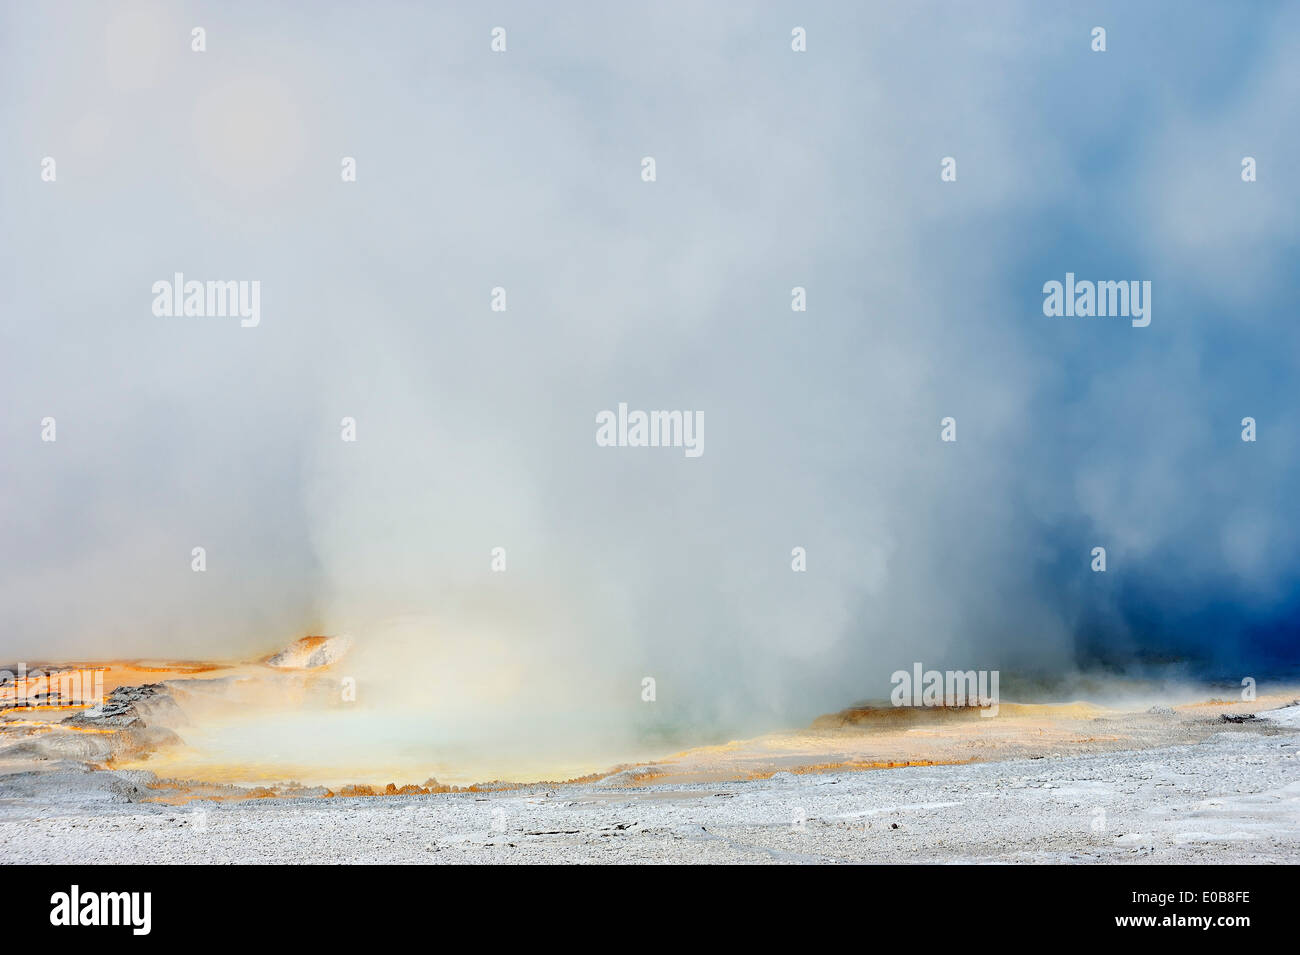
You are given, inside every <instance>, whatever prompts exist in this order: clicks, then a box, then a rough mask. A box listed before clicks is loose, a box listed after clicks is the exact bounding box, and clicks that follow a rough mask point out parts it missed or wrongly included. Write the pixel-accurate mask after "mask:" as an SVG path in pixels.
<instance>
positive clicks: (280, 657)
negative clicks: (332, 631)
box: [266, 636, 352, 670]
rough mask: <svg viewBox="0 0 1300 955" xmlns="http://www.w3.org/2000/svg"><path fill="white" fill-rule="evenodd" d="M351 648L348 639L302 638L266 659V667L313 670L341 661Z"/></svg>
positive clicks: (341, 637)
mask: <svg viewBox="0 0 1300 955" xmlns="http://www.w3.org/2000/svg"><path fill="white" fill-rule="evenodd" d="M351 646H352V640H351V638H350V637H346V636H338V637H303V638H302V639H301V640H295V641H294V642H293V643H291V644H289V645H288V646H287V647H285V648H284V649H283V650H281V651H280V652H279V653H277V654H275V655H274V656H271V657H268V658H267V660H266V665H267V666H272V667H277V668H279V669H282V670H315V669H318V668H320V667H327V666H329V665H330V664H331V663H337V662H338V661H339V660H341V659H343V657H344V655H345V654H347V652H348V650H349V649H350V648H351Z"/></svg>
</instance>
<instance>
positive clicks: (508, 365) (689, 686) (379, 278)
mask: <svg viewBox="0 0 1300 955" xmlns="http://www.w3.org/2000/svg"><path fill="white" fill-rule="evenodd" d="M378 9H383V7H382V5H381V7H380V8H378ZM376 13H377V8H376V7H374V6H369V7H366V8H364V9H363V10H359V11H353V10H349V9H348V8H345V7H343V6H337V7H331V6H326V5H320V6H319V7H312V8H310V9H304V10H302V11H297V12H294V11H288V10H283V9H274V10H271V9H262V8H247V9H229V8H227V7H224V6H223V7H218V6H208V5H201V4H193V5H175V4H166V5H164V4H161V3H159V4H148V3H145V4H115V5H112V6H111V7H105V6H102V5H94V4H65V5H59V6H58V7H50V8H37V7H13V6H11V7H9V8H7V9H6V10H4V11H3V13H0V18H2V20H0V22H2V23H3V27H2V28H0V53H2V54H3V55H2V56H0V76H2V77H3V82H2V83H0V122H2V124H3V129H4V132H5V136H4V140H5V143H6V148H5V149H4V151H3V154H2V155H0V162H2V163H3V167H2V168H0V206H3V208H4V209H5V210H6V212H7V215H6V217H5V218H6V222H7V223H8V224H9V226H10V227H9V228H8V229H6V230H5V231H4V233H3V235H2V236H0V248H3V255H0V262H2V263H3V265H2V266H0V267H2V268H3V270H4V271H3V278H4V281H3V282H0V354H2V355H3V359H2V361H3V369H4V374H3V375H2V376H0V397H2V398H3V411H2V412H0V440H2V441H3V447H4V453H3V455H0V641H3V642H2V643H0V647H3V650H4V652H5V655H6V656H9V657H13V658H14V659H15V660H16V659H33V660H49V659H63V658H82V659H107V658H123V657H161V658H169V659H176V658H218V659H241V658H250V657H254V656H257V655H260V654H264V653H267V652H270V651H271V650H274V649H277V648H278V647H280V646H282V645H283V644H285V643H287V642H288V641H289V640H291V639H293V638H295V637H297V636H301V635H304V634H308V633H330V634H332V633H350V634H352V636H353V637H354V639H355V641H356V647H357V651H356V652H357V654H358V657H357V659H358V662H357V664H356V666H357V667H358V672H364V673H365V674H367V675H372V674H373V676H372V677H371V681H372V682H371V684H370V685H382V686H383V687H384V689H383V690H382V691H381V692H382V693H383V694H385V696H384V699H386V700H390V701H392V702H393V704H394V705H401V706H406V705H408V704H409V705H410V706H412V707H417V708H418V706H420V705H423V703H424V702H425V701H429V702H432V703H435V704H436V703H438V702H439V701H447V700H450V699H453V698H454V699H455V700H457V704H456V705H457V706H458V707H460V706H462V705H463V706H464V708H465V710H466V712H469V711H471V710H473V709H474V707H475V705H477V706H478V707H479V708H480V710H481V711H489V710H490V711H491V712H493V713H497V714H501V715H503V718H506V719H509V720H511V721H514V722H515V723H516V724H517V723H518V722H520V721H525V722H526V721H528V720H530V719H532V718H535V717H536V715H537V714H539V713H547V712H549V713H556V712H558V711H559V710H560V709H565V708H567V709H566V712H567V711H568V710H572V711H573V712H574V713H577V714H579V716H575V717H574V719H579V718H581V719H585V720H586V721H587V723H588V724H589V725H591V726H597V725H600V724H602V723H606V722H607V721H609V720H613V721H614V722H616V723H617V722H619V721H622V722H623V723H626V724H627V725H628V726H631V727H633V728H634V729H635V731H636V732H642V733H644V732H650V731H652V730H656V728H658V729H662V728H663V727H664V726H672V727H675V726H712V727H717V728H722V729H725V730H727V731H731V730H733V729H735V730H739V729H744V728H750V727H754V726H760V725H773V724H776V723H781V722H788V721H793V720H803V719H808V718H811V717H812V716H815V715H817V714H819V713H824V712H827V711H830V710H834V709H836V708H838V707H842V706H845V705H848V704H850V703H852V702H854V701H857V700H861V699H864V698H871V697H883V696H886V695H887V692H888V686H889V675H890V674H891V673H892V672H893V671H894V670H896V669H899V668H900V667H910V665H911V663H912V661H922V662H924V663H925V665H926V666H934V667H940V668H942V667H956V668H961V669H968V668H974V669H1000V670H1002V671H1003V672H1004V673H1008V674H1021V675H1023V676H1024V678H1025V679H1028V678H1029V675H1033V679H1035V680H1044V679H1050V678H1053V677H1056V678H1062V679H1064V678H1066V677H1070V676H1073V675H1076V674H1078V673H1080V672H1085V671H1092V670H1096V669H1102V670H1112V671H1116V672H1131V673H1136V672H1147V670H1148V669H1149V668H1150V667H1151V666H1154V665H1163V664H1169V665H1172V666H1175V667H1176V668H1178V672H1179V674H1180V675H1181V676H1189V675H1202V676H1206V677H1240V676H1246V675H1252V676H1256V677H1265V676H1267V674H1268V673H1269V672H1271V671H1272V670H1278V669H1284V668H1286V667H1289V666H1293V665H1294V664H1295V663H1296V662H1297V658H1296V654H1297V651H1296V649H1295V648H1296V647H1297V646H1298V645H1300V644H1297V642H1296V640H1295V637H1296V630H1295V624H1294V620H1295V611H1296V602H1297V594H1300V589H1298V588H1297V584H1298V583H1300V552H1298V551H1297V543H1296V535H1295V534H1294V531H1293V528H1294V526H1295V523H1296V519H1297V517H1300V514H1298V513H1297V511H1298V510H1300V505H1297V503H1296V499H1295V493H1294V489H1295V488H1296V486H1297V478H1300V473H1298V470H1300V469H1298V468H1297V462H1298V461H1300V454H1298V453H1297V452H1298V450H1300V449H1298V448H1297V444H1296V434H1297V425H1298V424H1300V422H1298V421H1297V407H1300V404H1298V403H1297V400H1296V399H1297V397H1300V394H1298V393H1297V386H1296V384H1295V382H1296V377H1295V372H1296V370H1297V369H1296V364H1297V356H1300V333H1298V332H1297V326H1296V324H1295V322H1294V321H1291V320H1290V318H1289V316H1290V315H1291V314H1292V312H1293V311H1294V303H1295V301H1296V296H1297V292H1300V273H1297V271H1296V269H1295V262H1296V253H1297V248H1296V246H1297V242H1296V220H1295V210H1296V209H1297V208H1300V195H1297V191H1298V190H1297V183H1296V181H1295V179H1294V177H1291V176H1289V175H1288V173H1287V170H1289V169H1290V167H1291V165H1292V162H1293V157H1294V156H1295V155H1296V154H1297V149H1298V148H1300V143H1297V142H1296V138H1297V135H1296V131H1295V125H1294V123H1293V122H1287V121H1286V120H1287V119H1289V118H1291V117H1293V116H1294V115H1295V109H1296V106H1297V102H1298V101H1300V77H1298V75H1297V72H1296V71H1295V69H1294V66H1293V64H1292V63H1291V62H1290V59H1289V57H1290V47H1291V45H1292V44H1291V42H1290V41H1291V40H1293V38H1294V37H1295V36H1296V33H1297V29H1300V22H1298V20H1300V11H1297V10H1296V9H1294V8H1288V7H1286V6H1284V5H1281V4H1276V5H1262V6H1260V7H1259V8H1258V9H1256V10H1254V11H1253V12H1252V16H1251V17H1249V18H1243V17H1240V16H1239V15H1237V14H1235V13H1234V12H1233V11H1231V10H1229V9H1226V8H1225V9H1222V10H1214V9H1208V10H1204V11H1201V15H1200V16H1198V17H1197V18H1196V20H1195V22H1186V21H1187V20H1188V18H1186V17H1185V16H1180V15H1179V13H1178V7H1177V5H1174V4H1155V5H1150V6H1149V7H1147V8H1144V9H1143V10H1132V9H1130V8H1129V7H1128V6H1126V5H1123V4H1114V5H1101V6H1100V8H1099V9H1097V10H1090V11H1089V12H1088V13H1087V14H1086V15H1085V14H1083V13H1076V12H1074V11H1071V10H1070V9H1068V8H1060V9H1057V8H1052V9H1043V8H1042V5H1041V4H1030V3H1025V4H1007V5H1002V6H1000V7H999V8H998V9H997V10H987V9H975V8H967V7H962V6H957V5H929V4H907V5H905V6H903V7H899V8H897V9H891V8H880V9H874V8H873V9H871V10H870V11H866V10H864V9H860V7H859V5H856V4H850V3H844V4H826V5H819V6H818V7H817V8H816V9H815V11H813V12H812V13H811V14H810V13H809V12H808V11H807V10H801V9H800V7H798V6H790V7H788V8H785V9H782V8H781V7H780V6H779V5H776V6H774V5H768V4H763V5H758V4H753V5H750V4H739V3H737V4H721V5H716V6H715V5H710V6H708V7H706V8H704V9H700V8H699V7H698V6H697V5H690V4H672V3H669V4H656V5H655V6H654V7H653V8H649V9H644V10H642V9H632V8H623V7H618V8H614V7H609V6H607V5H602V4H594V3H593V4H571V5H566V6H565V7H564V8H562V9H560V10H558V11H554V10H553V11H545V12H543V11H542V10H541V9H540V8H537V7H535V5H526V4H513V5H512V4H498V5H495V6H494V8H493V10H492V11H491V12H490V13H489V12H482V11H477V10H473V9H470V8H463V9H460V10H442V11H424V10H417V9H414V8H412V7H409V6H406V5H398V4H394V5H391V6H389V7H388V8H387V10H386V12H385V15H384V16H382V17H381V16H376ZM1094 20H1095V21H1096V22H1098V23H1104V24H1105V25H1106V27H1107V29H1108V31H1109V36H1110V42H1111V47H1110V50H1109V51H1108V52H1107V53H1105V54H1102V55H1094V54H1092V53H1091V52H1090V51H1089V49H1088V46H1087V43H1086V40H1085V39H1084V38H1086V37H1087V35H1088V31H1089V30H1090V29H1091V28H1092V26H1094V23H1093V21H1094ZM497 25H503V26H504V27H505V28H506V29H507V31H508V38H509V39H508V49H507V52H505V53H501V54H494V53H492V52H491V50H490V48H489V41H490V30H491V29H492V27H494V26H497ZM796 25H798V26H803V27H805V28H806V30H807V35H808V38H809V39H808V52H807V53H806V54H795V53H793V52H792V51H791V48H790V30H791V28H792V27H794V26H796ZM194 26H202V27H204V29H205V30H206V34H207V50H206V51H205V52H203V53H201V54H199V53H195V52H193V51H192V50H191V49H190V30H191V28H192V27H194ZM53 33H58V34H59V35H60V36H61V38H62V39H61V40H60V42H59V44H58V45H57V47H56V51H57V52H56V53H55V54H54V55H51V53H50V50H51V46H50V44H49V43H45V44H42V45H41V46H40V47H38V45H37V44H35V43H33V42H29V41H30V39H31V38H32V37H33V36H48V35H50V34H53ZM1157 40H1158V42H1156V41H1157ZM1139 41H1140V42H1139ZM38 49H40V52H39V53H38V52H37V50H38ZM1189 50H1190V51H1193V52H1189ZM1193 63H1194V64H1195V65H1196V69H1195V71H1194V72H1193V71H1192V70H1191V68H1190V67H1189V66H1188V64H1193ZM1030 64H1033V66H1034V73H1035V75H1037V76H1044V75H1050V76H1052V77H1054V79H1053V80H1052V81H1051V82H1049V83H1046V84H1038V83H1035V84H1026V83H1025V82H1024V76H1025V75H1027V70H1028V66H1029V65H1030ZM1082 76H1087V77H1088V78H1089V82H1088V83H1081V82H1079V78H1080V77H1082ZM47 156H48V157H53V158H55V159H56V160H57V169H58V175H57V180H56V181H54V182H45V181H42V179H41V176H40V171H41V160H42V158H43V157H47ZM646 156H652V157H654V159H655V162H656V169H657V178H656V180H655V181H654V182H645V181H643V180H642V178H641V170H642V159H643V157H646ZM948 156H951V157H955V158H956V160H957V170H958V177H957V180H956V181H955V182H952V183H946V182H942V181H941V180H940V175H939V172H940V161H941V159H942V158H943V157H948ZM1243 156H1252V157H1255V158H1256V159H1257V161H1258V164H1259V168H1260V170H1261V171H1260V176H1259V180H1258V181H1257V182H1254V183H1249V184H1247V183H1244V182H1242V180H1241V178H1240V175H1239V170H1240V162H1241V158H1242V157H1243ZM344 157H354V158H355V160H356V168H357V179H356V181H355V182H344V181H341V179H340V163H341V160H342V159H343V158H344ZM1069 271H1072V272H1075V273H1077V274H1078V275H1080V276H1081V277H1087V278H1090V279H1114V280H1129V279H1133V280H1142V281H1149V282H1151V288H1152V297H1151V299H1150V300H1148V304H1149V305H1150V306H1151V316H1152V321H1151V323H1150V325H1149V326H1148V327H1145V328H1135V327H1132V326H1131V325H1130V323H1129V322H1128V321H1127V320H1119V319H1099V318H1092V319H1066V318H1050V317H1046V316H1044V314H1043V309H1042V304H1043V293H1042V286H1043V283H1045V282H1048V281H1051V280H1060V279H1061V277H1062V276H1064V275H1065V273H1066V272H1069ZM176 272H183V273H185V275H186V276H187V277H193V278H196V279H200V280H223V281H224V280H247V281H254V280H256V281H258V282H260V289H261V299H260V316H261V318H260V322H259V324H258V325H257V327H255V328H243V327H241V326H240V321H239V319H238V318H217V317H184V316H177V317H158V316H155V315H154V314H153V313H152V311H151V308H150V306H151V302H152V300H153V295H152V292H151V287H152V285H153V283H154V282H155V281H158V280H160V279H170V278H171V276H172V275H173V274H174V273H176ZM498 287H500V288H504V289H505V290H506V295H507V301H508V306H507V308H506V310H505V311H493V310H492V308H491V304H490V303H491V301H492V290H493V289H494V288H498ZM795 287H802V288H804V289H806V291H807V311H804V312H796V311H792V309H791V298H792V289H794V288H795ZM620 402H626V403H627V404H628V406H629V407H632V408H643V409H689V410H692V411H697V412H699V413H701V414H702V416H703V420H704V422H705V428H704V434H705V443H704V449H705V450H704V453H703V454H702V455H700V456H699V457H688V456H686V455H684V454H683V453H682V451H681V450H680V449H673V448H611V447H600V446H598V445H597V443H596V440H595V434H596V429H597V415H598V414H599V413H600V412H601V411H602V410H605V409H615V408H617V407H618V405H619V403H620ZM949 416H951V417H953V418H955V420H956V435H957V440H956V441H955V442H943V441H941V440H940V430H941V421H942V419H944V418H946V417H949ZM1247 416H1249V417H1252V418H1254V419H1255V420H1256V421H1257V422H1258V440H1257V441H1256V442H1253V443H1247V442H1243V441H1242V440H1241V431H1242V425H1241V423H1240V422H1241V419H1243V418H1244V417H1247ZM46 417H53V418H55V419H56V421H57V440H56V441H53V442H48V441H42V440H41V433H42V421H43V419H45V418H46ZM344 419H352V420H353V421H354V422H355V434H356V440H355V441H344V440H342V438H341V434H342V430H343V427H344V424H343V422H344ZM1097 546H1103V547H1105V548H1106V551H1107V569H1106V572H1105V573H1104V574H1100V573H1094V572H1092V570H1091V569H1090V561H1091V559H1092V558H1091V551H1092V549H1093V548H1094V547H1097ZM195 547H202V548H204V550H205V554H206V569H205V570H204V571H203V572H202V573H196V572H195V571H194V570H193V569H192V560H193V558H192V551H193V548H195ZM796 547H799V548H804V550H805V552H806V559H807V569H806V571H803V572H795V571H794V570H792V550H793V549H794V548H796ZM494 548H502V549H503V550H504V561H505V569H504V570H494V569H493V551H494ZM384 674H387V678H385V677H384ZM647 677H650V678H653V679H654V681H655V687H656V693H657V698H656V704H657V707H656V708H655V710H654V711H653V715H646V713H647V711H646V709H645V707H644V706H643V703H642V692H643V681H644V680H645V678H647ZM376 681H382V682H376ZM611 714H613V715H611Z"/></svg>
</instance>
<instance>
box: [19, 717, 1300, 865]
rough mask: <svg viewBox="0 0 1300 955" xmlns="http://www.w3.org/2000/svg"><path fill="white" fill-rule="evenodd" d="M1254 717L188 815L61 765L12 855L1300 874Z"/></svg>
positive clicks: (34, 777) (142, 782)
mask: <svg viewBox="0 0 1300 955" xmlns="http://www.w3.org/2000/svg"><path fill="white" fill-rule="evenodd" d="M1261 716H1262V717H1263V718H1261V719H1246V720H1243V721H1242V722H1228V721H1223V722H1221V727H1222V728H1221V729H1220V728H1217V727H1215V728H1214V729H1213V731H1212V732H1208V733H1207V734H1204V735H1203V736H1202V737H1201V738H1200V739H1198V740H1197V741H1195V742H1188V743H1180V744H1178V745H1170V746H1162V747H1155V748H1150V749H1142V750H1121V751H1105V752H1083V753H1075V754H1070V755H1052V754H1046V755H1043V756H1041V757H1039V758H1014V759H1009V760H1005V761H996V762H982V763H971V764H966V765H947V766H925V767H914V768H904V769H888V770H868V771H858V772H849V771H829V772H822V773H806V774H799V775H795V774H790V773H784V772H782V773H778V774H777V775H775V776H773V777H771V778H767V779H758V780H753V781H745V782H729V783H684V782H669V783H662V784H658V785H646V786H642V787H636V788H624V785H625V782H626V781H625V780H621V781H620V782H621V783H622V784H623V785H616V784H615V783H614V782H613V781H611V782H609V783H589V784H575V785H569V786H563V787H556V788H532V789H523V790H514V791H508V792H494V793H450V794H429V795H407V796H387V797H370V798H337V797H336V798H330V799H253V800H244V801H239V802H220V801H209V800H203V799H199V800H194V801H191V802H190V803H188V804H186V805H185V806H181V807H178V806H167V805H160V804H157V803H147V802H140V801H139V800H141V799H143V798H146V797H149V796H151V795H153V792H152V791H151V790H149V789H148V788H147V785H146V784H147V783H148V781H149V780H150V777H149V775H148V774H145V773H140V772H113V771H96V772H88V771H86V770H84V768H81V767H79V766H78V765H77V764H75V763H73V762H70V761H69V762H64V763H62V764H60V763H57V762H56V763H54V764H53V765H51V766H49V767H48V768H47V769H46V770H45V771H41V772H32V771H22V772H12V773H10V774H9V775H7V776H3V777H0V861H3V862H8V863H50V862H69V863H113V862H133V863H151V862H184V863H232V862H241V863H265V862H343V863H361V862H374V863H392V862H405V863H443V862H452V863H455V862H520V863H558V862H597V863H602V862H646V863H660V862H701V863H703V862H737V863H769V862H775V863H799V862H829V863H842V862H886V863H897V862H1012V863H1019V862H1064V863H1091V862H1106V863H1114V862H1119V863H1208V862H1254V863H1296V862H1300V759H1298V758H1297V755H1298V754H1300V707H1289V708H1286V709H1281V710H1274V711H1272V712H1271V713H1268V714H1261Z"/></svg>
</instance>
